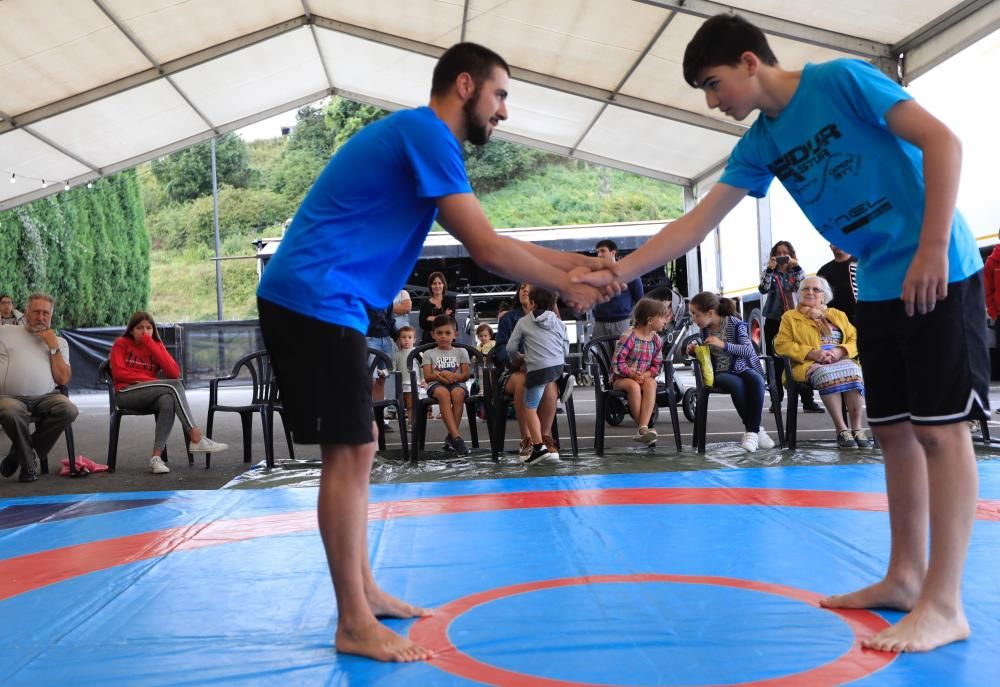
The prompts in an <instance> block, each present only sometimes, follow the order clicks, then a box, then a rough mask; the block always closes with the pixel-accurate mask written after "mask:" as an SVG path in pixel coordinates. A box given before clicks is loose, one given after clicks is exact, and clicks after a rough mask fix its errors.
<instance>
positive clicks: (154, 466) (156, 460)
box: [149, 456, 170, 475]
mask: <svg viewBox="0 0 1000 687" xmlns="http://www.w3.org/2000/svg"><path fill="white" fill-rule="evenodd" d="M149 471H150V472H152V473H153V474H154V475H164V474H166V473H168V472H170V468H168V467H167V465H166V463H164V462H163V459H162V458H160V457H159V456H153V457H152V458H150V459H149Z"/></svg>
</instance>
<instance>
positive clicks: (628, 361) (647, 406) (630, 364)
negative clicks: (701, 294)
mask: <svg viewBox="0 0 1000 687" xmlns="http://www.w3.org/2000/svg"><path fill="white" fill-rule="evenodd" d="M669 317H670V306H669V305H668V304H666V303H664V302H663V301H658V300H654V299H652V298H640V299H639V302H638V303H636V306H635V310H633V311H632V316H631V319H632V322H633V323H634V326H632V327H631V328H629V329H627V330H625V333H623V334H622V335H621V337H620V338H619V339H618V343H617V344H615V351H614V353H613V354H612V356H611V386H612V388H614V389H616V390H618V391H624V392H625V396H626V398H627V401H628V412H629V415H631V416H632V419H633V420H634V421H635V424H636V427H637V428H638V429H637V430H636V433H635V436H633V437H632V440H633V441H638V442H640V443H643V444H646V445H647V446H652V445H653V444H655V443H656V430H655V429H653V428H652V427H650V426H649V422H650V419H651V418H652V416H653V407H654V406H655V405H656V377H657V376H658V375H659V374H660V368H661V366H662V364H663V355H662V353H663V340H662V339H661V338H660V332H661V331H663V328H664V327H666V326H667V321H668V318H669ZM600 421H601V419H598V422H600Z"/></svg>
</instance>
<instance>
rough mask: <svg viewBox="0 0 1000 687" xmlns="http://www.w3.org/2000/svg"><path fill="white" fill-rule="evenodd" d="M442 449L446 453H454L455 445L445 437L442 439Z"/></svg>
mask: <svg viewBox="0 0 1000 687" xmlns="http://www.w3.org/2000/svg"><path fill="white" fill-rule="evenodd" d="M443 448H444V450H445V451H447V452H448V453H454V452H455V445H454V444H453V443H452V442H451V437H445V438H444V446H443Z"/></svg>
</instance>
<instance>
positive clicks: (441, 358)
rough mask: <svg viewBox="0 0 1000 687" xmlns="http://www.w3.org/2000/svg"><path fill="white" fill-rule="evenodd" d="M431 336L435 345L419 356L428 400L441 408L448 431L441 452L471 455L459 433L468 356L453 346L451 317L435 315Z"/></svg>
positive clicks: (464, 395) (453, 335)
mask: <svg viewBox="0 0 1000 687" xmlns="http://www.w3.org/2000/svg"><path fill="white" fill-rule="evenodd" d="M431 336H433V337H434V342H435V343H437V347H436V348H430V349H428V350H426V351H424V352H423V353H422V354H421V357H422V359H423V369H424V379H425V380H427V385H428V386H427V396H428V397H429V398H433V399H434V400H436V401H437V402H438V405H439V406H440V407H441V419H442V420H444V426H445V427H447V428H448V436H447V437H445V440H444V450H445V451H454V452H455V453H457V454H458V455H460V456H467V455H469V454H470V453H471V451H469V449H468V448H467V447H466V445H465V440H464V439H463V438H462V435H461V433H459V431H458V426H459V425H460V424H461V423H462V411H463V410H465V397H466V394H467V392H466V390H465V382H466V381H467V380H468V379H469V376H470V375H471V374H472V373H471V362H470V360H469V352H468V351H466V350H465V349H464V348H455V347H454V346H453V344H454V342H455V337H456V336H457V332H456V327H455V320H453V319H452V318H451V316H450V315H438V317H437V319H436V320H434V324H433V325H432V326H431Z"/></svg>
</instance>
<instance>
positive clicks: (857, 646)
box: [410, 573, 896, 687]
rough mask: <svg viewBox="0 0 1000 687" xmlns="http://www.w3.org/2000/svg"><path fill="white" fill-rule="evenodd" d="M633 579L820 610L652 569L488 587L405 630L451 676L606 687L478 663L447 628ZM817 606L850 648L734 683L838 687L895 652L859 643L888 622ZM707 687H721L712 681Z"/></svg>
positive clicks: (759, 585)
mask: <svg viewBox="0 0 1000 687" xmlns="http://www.w3.org/2000/svg"><path fill="white" fill-rule="evenodd" d="M636 582H671V583H675V584H704V585H714V586H719V587H733V588H736V589H746V590H750V591H755V592H763V593H765V594H774V595H776V596H782V597H785V598H788V599H793V600H795V601H801V602H802V603H805V604H808V605H810V606H814V607H816V608H821V607H820V605H819V600H820V598H822V596H821V595H820V594H816V593H815V592H810V591H807V590H804V589H797V588H795V587H787V586H785V585H780V584H771V583H767V582H755V581H753V580H741V579H737V578H732V577H712V576H706V575H661V574H656V573H646V574H633V575H588V576H583V577H565V578H562V579H557V580H540V581H537V582H525V583H522V584H515V585H511V586H509V587H500V588H498V589H489V590H487V591H484V592H479V593H476V594H470V595H469V596H465V597H462V598H461V599H456V600H454V601H452V602H450V603H447V604H445V605H444V606H441V607H439V608H437V609H435V611H434V615H432V616H428V617H426V618H421V619H420V620H418V621H417V622H416V623H414V625H413V627H411V628H410V639H412V640H413V641H415V642H417V643H418V644H421V645H422V646H425V647H427V648H428V649H431V650H433V651H434V652H435V656H434V658H433V659H431V660H430V661H428V662H429V663H430V664H431V665H434V666H436V667H438V668H440V669H441V670H444V671H446V672H448V673H451V674H453V675H458V676H459V677H464V678H467V679H469V680H475V681H476V682H482V683H485V684H488V685H494V686H495V687H612V686H611V685H608V684H606V683H601V684H600V685H597V684H596V683H588V682H572V681H568V680H556V679H553V678H544V677H536V676H534V675H527V674H525V673H518V672H516V671H512V670H507V669H505V668H498V667H496V666H492V665H490V664H488V663H483V662H482V661H479V660H477V659H475V658H472V657H471V656H469V655H468V654H466V653H463V652H462V650H461V649H459V648H458V647H456V646H455V645H454V644H453V643H452V641H451V639H450V638H449V637H448V628H449V626H450V625H451V623H452V622H454V621H455V619H456V618H458V617H459V616H460V615H462V614H463V613H466V612H468V611H469V610H471V609H473V608H475V607H477V606H481V605H483V604H486V603H489V602H491V601H496V600H498V599H503V598H507V597H511V596H516V595H518V594H525V593H528V592H535V591H539V590H544V589H554V588H556V587H570V586H574V585H583V584H608V583H636ZM822 610H825V611H828V612H830V613H833V614H834V615H836V616H837V617H839V618H840V619H841V620H843V621H844V622H845V623H846V624H847V626H848V627H849V628H850V629H851V631H852V632H853V633H854V642H853V644H852V645H851V648H850V649H848V650H847V651H846V652H845V653H844V654H843V655H841V656H840V657H838V658H836V659H834V660H833V661H830V662H829V663H825V664H823V665H820V666H817V667H815V668H811V669H809V670H807V671H805V672H800V673H795V674H792V675H783V676H780V677H774V678H767V679H764V680H755V681H752V682H740V683H738V684H739V687H825V686H826V685H840V684H844V683H846V682H851V681H853V680H858V679H860V678H863V677H865V676H867V675H870V674H872V673H874V672H875V671H877V670H880V669H881V668H884V667H885V666H887V665H889V664H890V663H892V661H893V660H895V658H896V654H891V653H886V652H882V651H871V650H868V649H865V648H863V647H862V646H861V640H862V638H863V637H864V636H867V635H868V634H869V633H874V632H878V631H879V630H882V629H884V628H886V627H889V623H888V622H886V621H885V619H883V618H882V617H881V616H878V615H876V614H875V613H872V612H871V611H865V610H848V609H822ZM713 687H725V686H724V685H714V686H713Z"/></svg>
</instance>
